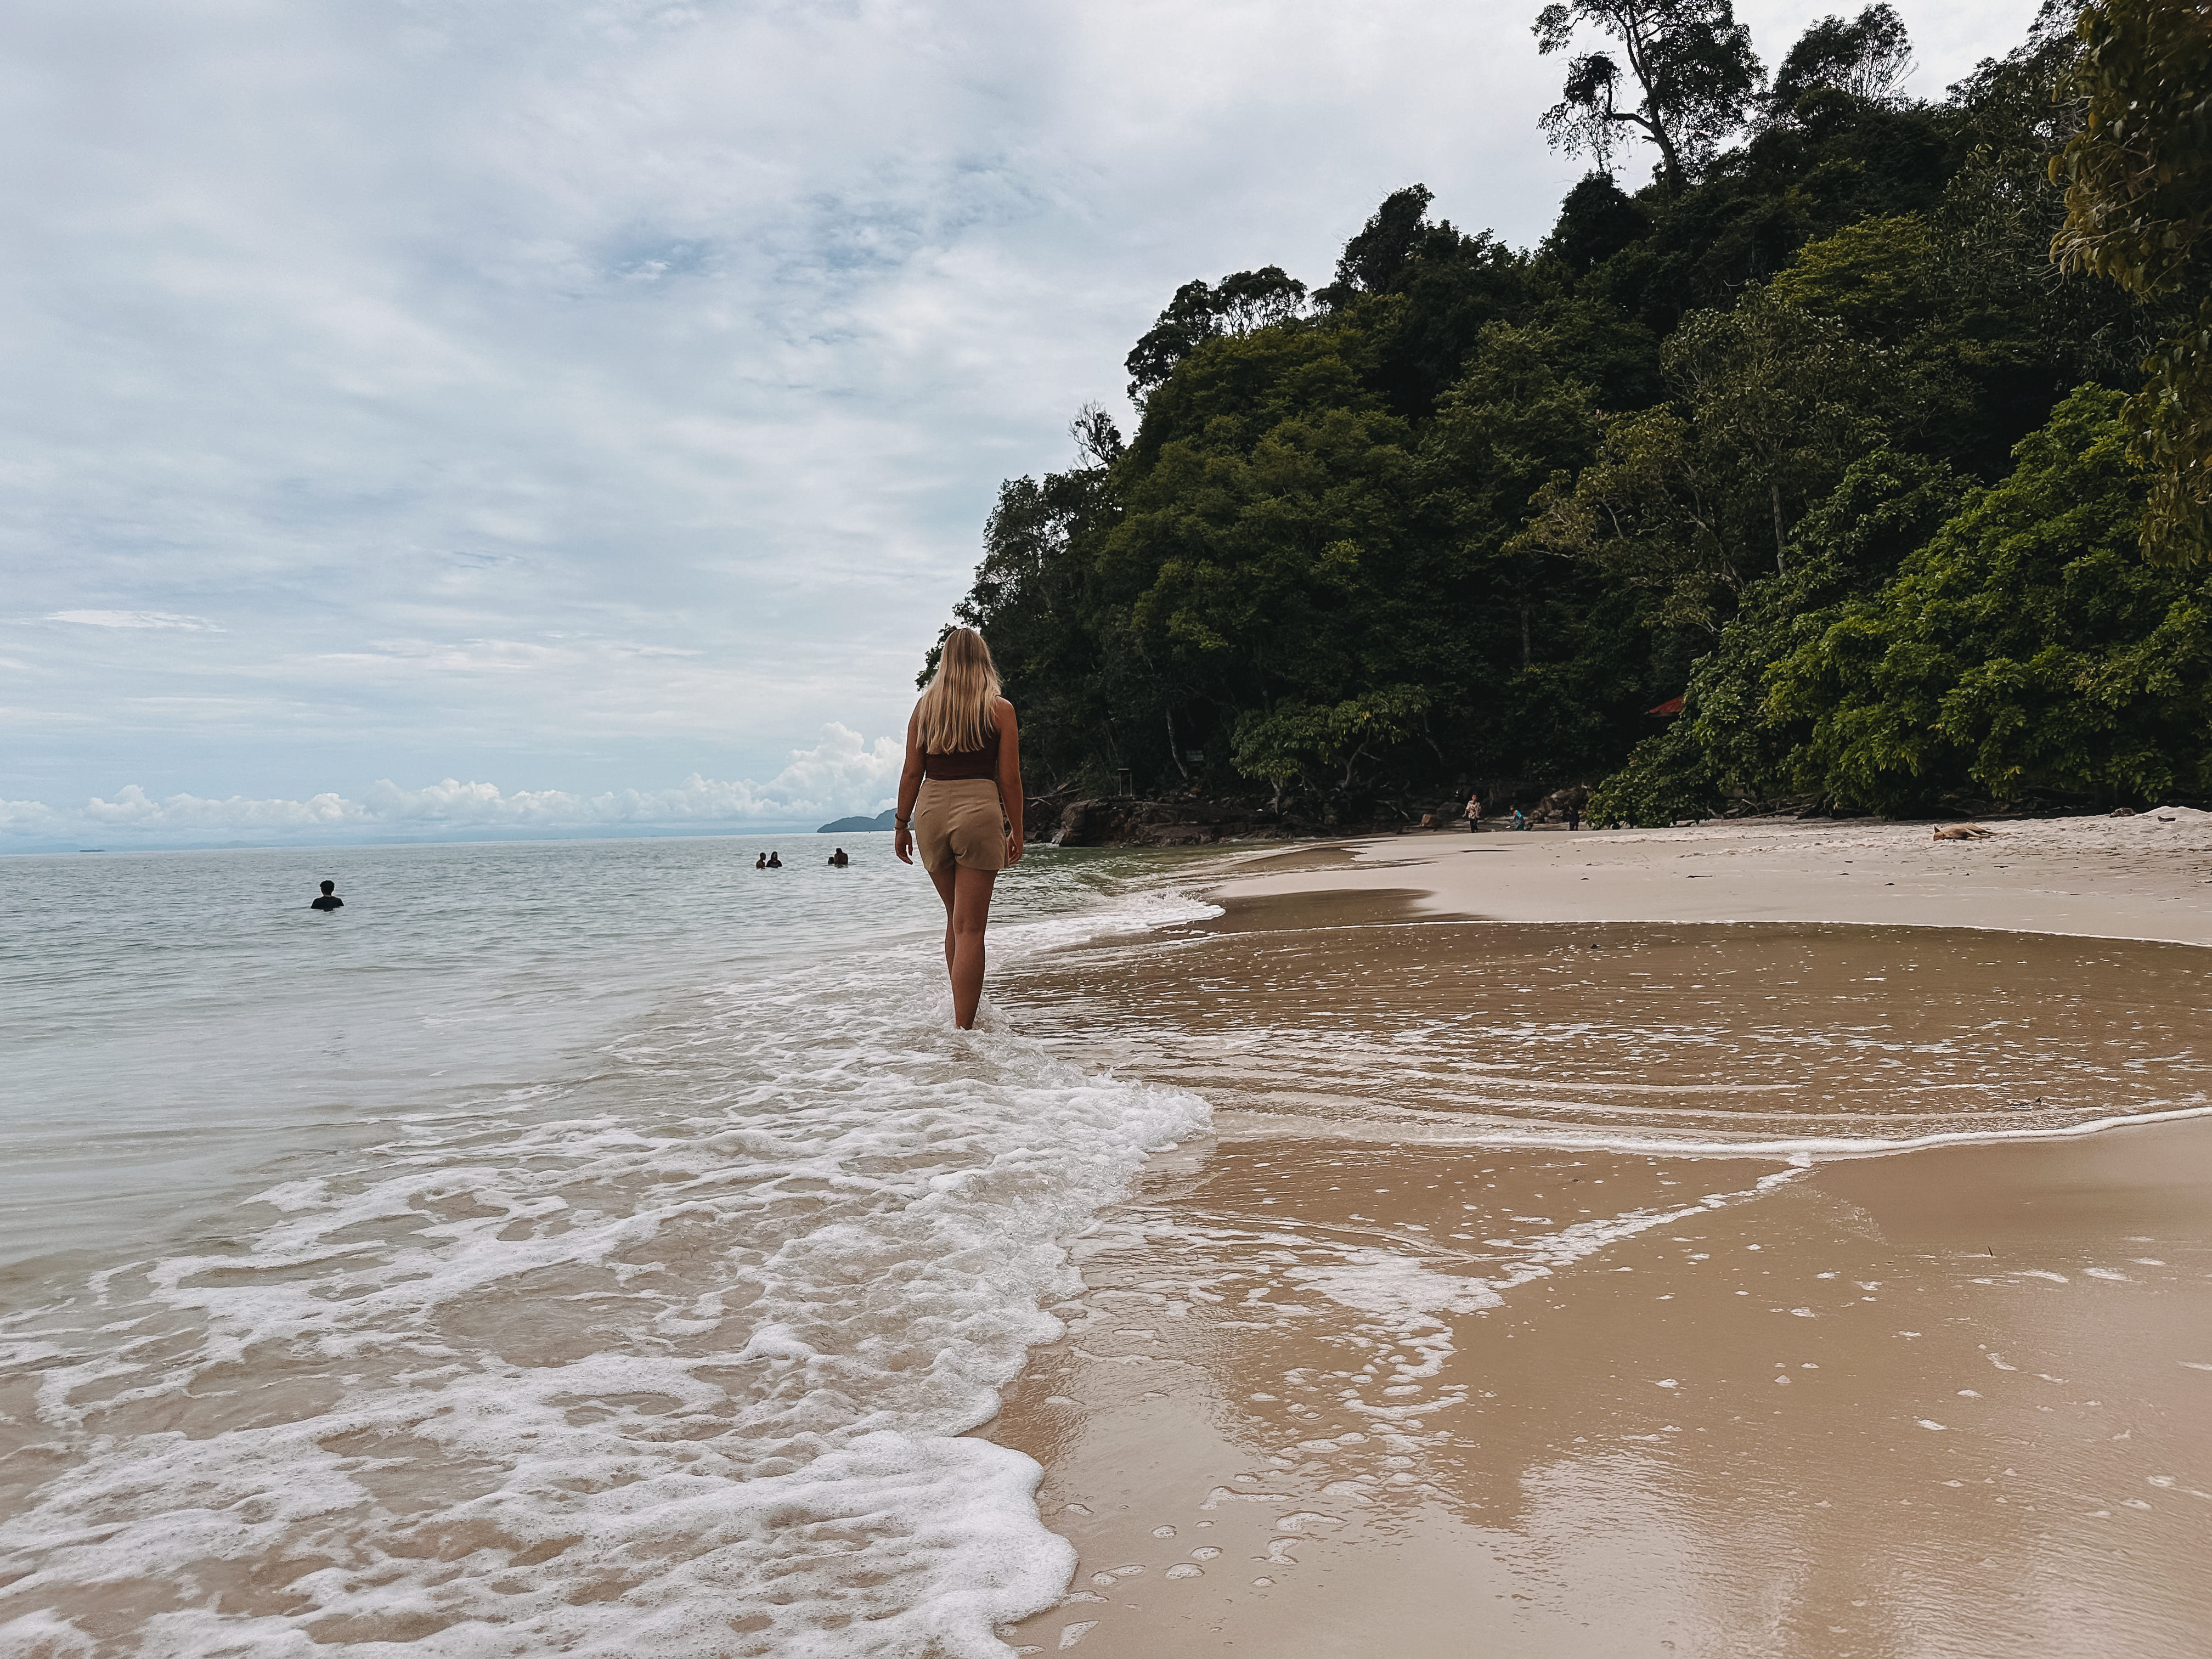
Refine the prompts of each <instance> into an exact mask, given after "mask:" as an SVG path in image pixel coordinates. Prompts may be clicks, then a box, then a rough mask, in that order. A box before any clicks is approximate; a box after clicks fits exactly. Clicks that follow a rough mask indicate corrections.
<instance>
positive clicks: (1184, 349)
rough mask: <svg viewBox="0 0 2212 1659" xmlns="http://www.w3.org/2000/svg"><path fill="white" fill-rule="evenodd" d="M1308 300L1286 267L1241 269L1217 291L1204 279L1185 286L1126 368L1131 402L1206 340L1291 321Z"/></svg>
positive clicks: (1138, 346) (1158, 383) (1135, 350)
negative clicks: (1287, 273) (1286, 270)
mask: <svg viewBox="0 0 2212 1659" xmlns="http://www.w3.org/2000/svg"><path fill="white" fill-rule="evenodd" d="M1305 302H1306V285H1305V284H1304V283H1302V282H1300V281H1298V279H1297V277H1295V276H1285V274H1284V272H1283V268H1282V267H1281V266H1280V265H1262V266H1261V267H1260V269H1259V270H1240V271H1237V272H1235V273H1233V274H1232V275H1231V276H1224V277H1223V278H1222V279H1221V282H1220V283H1219V285H1218V286H1216V287H1209V286H1208V285H1207V284H1206V282H1205V281H1204V280H1203V279H1200V281H1197V282H1192V283H1184V284H1183V285H1182V287H1181V288H1179V289H1176V291H1175V298H1173V299H1172V300H1170V301H1168V304H1167V309H1166V310H1164V311H1163V312H1161V313H1160V314H1159V316H1158V318H1157V319H1154V321H1153V323H1152V327H1151V329H1149V330H1148V331H1146V334H1145V337H1144V338H1142V339H1140V340H1139V341H1138V342H1137V343H1136V346H1135V348H1134V349H1132V350H1131V351H1130V353H1129V356H1128V358H1127V361H1126V362H1124V363H1123V364H1122V365H1121V366H1122V368H1125V369H1127V371H1128V374H1129V397H1130V399H1131V401H1132V402H1135V401H1139V400H1141V399H1142V398H1144V396H1145V395H1146V393H1147V392H1151V391H1152V389H1153V388H1154V387H1155V386H1159V385H1160V384H1161V383H1163V382H1164V380H1166V379H1167V378H1168V376H1169V375H1170V374H1174V373H1175V370H1176V364H1177V363H1179V362H1182V360H1183V359H1184V358H1185V357H1188V356H1189V355H1190V354H1191V352H1192V351H1193V350H1194V349H1196V347H1197V346H1198V345H1199V343H1200V342H1201V341H1205V340H1211V339H1212V338H1214V337H1216V336H1218V335H1222V334H1249V333H1250V332H1251V331H1253V330H1254V329H1255V328H1272V327H1273V325H1276V324H1277V323H1286V322H1289V321H1291V319H1294V318H1296V317H1297V316H1298V315H1299V314H1300V313H1302V312H1303V311H1304V308H1305Z"/></svg>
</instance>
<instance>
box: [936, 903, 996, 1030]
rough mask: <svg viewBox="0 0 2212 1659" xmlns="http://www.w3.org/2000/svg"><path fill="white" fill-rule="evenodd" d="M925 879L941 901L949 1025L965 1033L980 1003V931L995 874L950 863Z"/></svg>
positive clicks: (987, 916) (988, 916) (987, 918)
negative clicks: (949, 996)
mask: <svg viewBox="0 0 2212 1659" xmlns="http://www.w3.org/2000/svg"><path fill="white" fill-rule="evenodd" d="M929 878H930V880H931V881H933V882H934V883H935V884H936V885H937V896H938V897H939V898H941V899H943V900H944V901H945V973H946V974H947V975H949V976H950V977H951V981H952V1023H953V1024H955V1025H957V1026H958V1027H959V1028H960V1029H961V1030H963V1031H965V1030H969V1029H970V1028H971V1027H972V1026H974V1024H975V1005H976V1004H977V1003H979V1002H981V1001H982V1000H983V929H984V927H985V926H986V925H987V923H988V922H989V921H990V920H991V890H992V888H993V886H994V884H996V883H997V881H998V879H999V872H997V871H995V870H965V869H963V868H962V867H961V866H958V865H957V864H951V865H947V866H945V868H944V869H942V870H933V871H931V872H929Z"/></svg>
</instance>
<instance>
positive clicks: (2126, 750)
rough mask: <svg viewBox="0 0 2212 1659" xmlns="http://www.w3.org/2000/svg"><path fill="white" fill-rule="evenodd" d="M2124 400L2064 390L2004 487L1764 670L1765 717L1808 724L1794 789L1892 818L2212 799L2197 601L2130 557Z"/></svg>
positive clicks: (2131, 499) (2208, 691)
mask: <svg viewBox="0 0 2212 1659" xmlns="http://www.w3.org/2000/svg"><path fill="white" fill-rule="evenodd" d="M2123 403H2124V398H2122V397H2121V396H2120V395H2119V394H2118V393H2117V392H2110V391H2106V390H2103V389H2100V388H2097V387H2086V386H2085V387H2083V388H2081V389H2080V390H2078V391H2076V392H2075V393H2074V394H2073V395H2072V396H2071V397H2069V398H2068V399H2067V400H2066V402H2065V403H2064V404H2062V405H2060V407H2059V410H2058V411H2057V415H2056V416H2054V418H2053V419H2052V420H2051V422H2050V423H2049V424H2048V425H2047V426H2045V428H2042V429H2041V430H2040V431H2038V432H2036V433H2034V434H2033V435H2031V436H2030V437H2029V438H2027V440H2026V441H2023V442H2022V443H2021V446H2020V447H2019V449H2018V450H2017V451H2016V452H2015V454H2016V459H2017V465H2015V469H2014V471H2013V473H2012V476H2011V477H2008V478H2007V479H2005V480H2004V481H2003V483H2000V484H1999V485H1997V486H1996V488H1994V489H1989V490H1986V491H1982V492H1978V494H1977V495H1975V496H1974V497H1973V498H1972V499H1971V500H1970V501H1969V502H1968V503H1967V505H1966V508H1965V510H1964V511H1963V512H1961V513H1959V515H1958V516H1957V517H1955V518H1954V519H1953V520H1951V521H1950V522H1949V523H1948V524H1946V525H1945V526H1943V528H1942V531H1941V532H1938V533H1937V534H1936V537H1935V538H1933V539H1932V540H1931V541H1930V542H1929V544H1927V546H1925V547H1924V548H1923V549H1921V550H1918V551H1917V552H1916V553H1914V554H1913V555H1912V556H1911V557H1909V558H1908V559H1907V560H1906V561H1905V565H1904V568H1902V569H1901V570H1900V571H1899V574H1898V576H1897V577H1896V579H1895V580H1893V581H1892V582H1890V583H1889V584H1888V585H1887V586H1885V587H1884V588H1883V589H1882V590H1881V592H1880V593H1879V594H1877V595H1875V596H1874V597H1873V598H1871V599H1866V600H1863V601H1858V602H1854V603H1851V604H1848V605H1844V606H1843V607H1841V609H1840V610H1839V611H1838V612H1837V613H1836V614H1835V615H1834V616H1832V617H1824V618H1821V619H1820V620H1819V623H1818V625H1817V626H1814V627H1811V628H1808V629H1805V630H1804V637H1802V639H1801V641H1800V642H1799V643H1798V644H1797V645H1796V647H1795V648H1794V649H1793V650H1791V651H1790V653H1789V654H1788V655H1787V656H1786V657H1784V658H1783V659H1781V660H1780V661H1779V662H1778V663H1777V665H1775V667H1774V669H1773V670H1772V671H1771V678H1770V686H1771V690H1770V692H1769V698H1768V712H1769V714H1770V716H1771V717H1772V718H1777V719H1781V720H1805V721H1808V722H1809V732H1808V736H1807V738H1806V741H1805V743H1804V744H1802V747H1801V748H1800V749H1799V750H1797V751H1796V754H1795V756H1794V757H1792V761H1791V769H1792V770H1793V772H1794V774H1795V775H1796V781H1798V783H1799V784H1800V785H1801V787H1810V788H1815V789H1820V790H1822V791H1825V792H1826V793H1832V794H1833V795H1835V796H1837V797H1838V798H1839V799H1844V800H1847V801H1850V802H1854V803H1856V804H1858V805H1865V806H1870V807H1875V808H1877V809H1880V810H1882V811H1904V810H1909V809H1911V808H1915V807H1920V806H1925V805H1928V804H1929V803H1931V802H1933V801H1934V800H1936V799H1938V798H1940V797H1941V796H1942V795H1944V794H1946V793H1970V794H1975V795H1980V796H1983V797H1984V798H1986V799H1992V800H1996V801H2017V800H2021V799H2033V798H2039V797H2040V798H2049V799H2068V798H2071V799H2083V798H2096V799H2105V798H2108V797H2111V796H2114V795H2118V796H2121V797H2124V798H2128V799H2144V798H2146V797H2151V796H2157V795H2161V794H2164V793H2167V792H2169V791H2172V790H2173V789H2176V788H2180V789H2184V790H2189V791H2195V790H2198V789H2201V788H2203V787H2204V786H2205V785H2206V783H2207V782H2212V775H2208V773H2207V767H2208V765H2212V631H2208V629H2207V628H2206V622H2207V619H2208V616H2212V593H2208V592H2207V586H2208V585H2207V584H2205V583H2203V582H2199V583H2198V584H2197V586H2194V587H2191V586H2187V585H2185V583H2184V581H2183V580H2181V579H2180V578H2179V577H2178V576H2175V575H2172V574H2168V573H2164V572H2160V571H2158V570H2155V569H2152V568H2146V567H2145V566H2144V565H2143V564H2142V562H2141V561H2140V560H2139V559H2138V558H2137V557H2136V553H2135V548H2134V541H2135V537H2136V523H2137V520H2138V519H2139V517H2140V514H2141V512H2142V500H2143V494H2144V480H2143V478H2142V474H2141V472H2140V471H2139V470H2138V469H2137V468H2136V466H2134V465H2132V464H2131V463H2130V461H2129V460H2128V459H2127V456H2126V447H2127V441H2126V435H2125V433H2124V429H2123V426H2122V422H2121V420H2120V418H2119V411H2120V408H2121V406H2122V404H2123Z"/></svg>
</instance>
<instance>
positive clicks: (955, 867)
mask: <svg viewBox="0 0 2212 1659" xmlns="http://www.w3.org/2000/svg"><path fill="white" fill-rule="evenodd" d="M897 820H898V823H897V835H896V838H895V839H894V840H893V842H892V843H891V850H892V851H894V852H896V854H898V855H899V858H900V859H901V860H902V861H903V862H905V863H908V864H912V863H913V862H914V852H915V847H916V846H917V845H919V846H920V848H921V867H922V868H923V869H925V870H927V872H929V878H930V880H932V881H933V882H935V883H936V884H937V896H939V898H941V899H943V900H944V901H945V971H946V972H947V973H948V974H950V975H951V976H952V1023H953V1024H955V1025H957V1026H958V1027H959V1028H960V1029H961V1030H963V1031H965V1030H969V1029H971V1028H972V1027H973V1026H974V1025H975V1005H976V1004H977V1003H979V1002H981V1000H983V927H984V925H985V924H986V923H987V922H988V921H990V919H991V889H992V887H993V886H994V884H996V882H997V881H998V878H999V872H1000V871H1001V870H1003V869H1005V868H1006V866H1008V865H1010V864H1016V863H1018V862H1020V860H1021V856H1022V757H1021V738H1020V734H1019V733H1018V732H1017V731H1016V729H1015V726H1014V706H1013V704H1012V703H1010V702H1007V701H1006V699H1005V698H1004V697H1002V696H1000V695H999V671H998V670H997V669H995V668H994V667H993V666H992V665H991V647H989V646H987V645H986V644H984V643H983V636H982V635H981V634H978V633H977V632H976V631H975V629H972V628H956V629H953V630H952V631H951V633H950V634H947V635H945V646H944V648H943V650H941V651H940V652H939V653H938V659H937V672H936V673H935V674H934V675H933V676H932V677H931V678H930V682H929V685H928V687H927V690H924V691H923V692H922V694H921V701H920V702H917V703H915V706H914V714H913V716H912V717H911V718H910V719H909V720H908V721H907V723H906V769H905V770H904V771H903V772H902V773H901V774H900V775H899V792H898V813H897Z"/></svg>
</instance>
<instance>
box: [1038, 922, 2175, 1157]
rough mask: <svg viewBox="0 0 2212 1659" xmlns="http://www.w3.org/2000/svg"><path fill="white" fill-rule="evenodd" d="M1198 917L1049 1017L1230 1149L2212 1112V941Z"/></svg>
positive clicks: (1797, 1141)
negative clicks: (1184, 1099) (1182, 1107)
mask: <svg viewBox="0 0 2212 1659" xmlns="http://www.w3.org/2000/svg"><path fill="white" fill-rule="evenodd" d="M1264 923H1265V917H1264V915H1258V916H1255V915H1251V914H1249V913H1248V914H1246V915H1242V916H1236V917H1232V918H1231V920H1230V921H1228V922H1227V923H1218V922H1216V921H1211V920H1200V921H1193V922H1190V923H1187V924H1182V925H1181V926H1176V927H1169V928H1165V929H1164V930H1162V931H1161V932H1160V933H1157V934H1150V935H1146V936H1144V937H1142V938H1129V939H1123V940H1114V941H1103V940H1102V941H1100V942H1098V943H1097V944H1095V945H1091V946H1088V947H1086V948H1085V949H1084V950H1083V951H1080V952H1079V953H1077V955H1076V956H1074V957H1071V958H1069V959H1067V960H1066V962H1065V963H1062V962H1060V961H1057V960H1055V961H1052V962H1045V961H1042V960H1041V961H1039V962H1037V963H1036V964H1035V965H1034V968H1033V970H1032V971H1031V973H1030V978H1029V979H1028V981H1026V982H1024V985H1023V987H1022V997H1023V1001H1024V1030H1028V1031H1030V1033H1031V1034H1033V1035H1036V1036H1044V1037H1046V1038H1048V1039H1058V1038H1060V1037H1061V1036H1063V1035H1064V1036H1065V1037H1066V1041H1067V1042H1070V1043H1071V1044H1072V1045H1078V1046H1080V1047H1081V1048H1082V1049H1083V1051H1084V1052H1085V1053H1086V1054H1105V1055H1110V1056H1111V1057H1112V1058H1113V1059H1114V1060H1115V1062H1116V1063H1117V1064H1120V1065H1122V1066H1127V1067H1130V1068H1133V1069H1134V1070H1137V1071H1140V1072H1142V1073H1145V1074H1146V1075H1149V1076H1152V1077H1155V1078H1171V1079H1174V1080H1176V1081H1177V1082H1179V1083H1182V1084H1184V1085H1188V1086H1189V1087H1192V1088H1194V1089H1199V1090H1201V1091H1204V1092H1205V1094H1206V1097H1207V1098H1208V1099H1209V1100H1211V1101H1212V1103H1214V1105H1215V1107H1216V1108H1217V1109H1218V1112H1219V1113H1220V1114H1221V1123H1222V1126H1223V1127H1224V1129H1225V1131H1227V1130H1229V1129H1231V1128H1234V1129H1235V1130H1236V1131H1237V1132H1238V1133H1271V1132H1272V1133H1311V1132H1314V1131H1316V1130H1319V1131H1321V1132H1323V1133H1329V1134H1332V1135H1340V1136H1352V1137H1365V1138H1374V1137H1382V1138H1387V1139H1401V1140H1407V1141H1414V1140H1428V1141H1439V1142H1443V1143H1451V1142H1455V1141H1456V1142H1463V1143H1469V1144H1478V1145H1483V1146H1550V1147H1559V1148H1592V1149H1596V1148H1602V1149H1608V1150H1613V1151H1622V1152H1713V1153H1722V1152H1728V1153H1738V1152H1768V1153H1772V1154H1777V1155H1780V1156H1785V1157H1787V1156H1792V1155H1796V1156H1809V1155H1814V1154H1826V1155H1833V1154H1839V1153H1852V1152H1893V1151H1896V1150H1899V1149H1901V1148H1903V1147H1905V1146H1923V1145H1929V1144H1938V1143H1943V1142H1954V1141H1979V1140H2002V1139H2020V1138H2023V1137H2028V1136H2035V1135H2050V1134H2063V1133H2081V1132H2083V1131H2085V1130H2089V1129H2093V1128H2094V1127H2097V1126H2099V1125H2100V1124H2105V1123H2108V1122H2113V1121H2120V1120H2124V1119H2130V1118H2136V1119H2142V1118H2155V1117H2159V1116H2161V1115H2185V1114H2191V1113H2197V1112H2203V1111H2206V1110H2208V1109H2212V1044H2208V1043H2207V1042H2206V1041H2205V1036H2204V1030H2203V1010H2204V1008H2205V1006H2207V1004H2208V1002H2212V951H2206V950H2203V949H2202V948H2200V947H2197V946H2194V945H2167V944H2154V943H2147V942H2143V941H2140V940H2118V939H2078V938H2071V937H2063V936H2057V935H2049V934H2034V933H1992V932H1982V931H1978V930H1972V929H1966V928H1938V927H1865V926H1846V925H1842V924H1834V923H1809V922H1727V923H1722V922H1711V923H1668V924H1656V923H1646V922H1575V923H1555V924H1547V925H1544V926H1531V925H1525V924H1516V923H1496V922H1451V921H1421V922H1404V923H1396V924H1393V923H1386V922H1376V921H1367V922H1364V923H1359V924H1356V925H1342V926H1326V927H1315V928H1306V927H1286V928H1281V929H1273V930H1271V929H1269V928H1268V927H1266V926H1265V925H1264Z"/></svg>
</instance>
